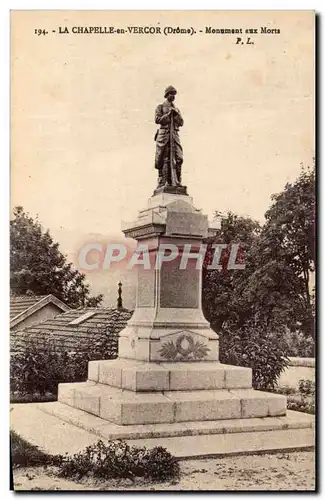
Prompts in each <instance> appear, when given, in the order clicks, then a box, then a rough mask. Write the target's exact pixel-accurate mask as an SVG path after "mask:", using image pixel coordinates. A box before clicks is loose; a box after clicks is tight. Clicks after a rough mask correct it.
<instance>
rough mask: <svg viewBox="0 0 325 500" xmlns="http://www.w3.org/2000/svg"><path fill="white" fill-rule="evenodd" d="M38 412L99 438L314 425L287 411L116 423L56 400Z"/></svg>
mask: <svg viewBox="0 0 325 500" xmlns="http://www.w3.org/2000/svg"><path fill="white" fill-rule="evenodd" d="M38 407H39V409H40V410H41V411H44V412H45V413H48V414H49V415H53V416H55V417H57V418H58V419H60V420H62V421H63V422H67V423H69V424H73V425H75V426H77V427H79V428H80V429H84V430H86V431H88V432H92V433H94V434H96V435H97V436H99V437H102V438H105V439H109V440H114V439H128V440H130V439H151V438H167V437H180V436H199V435H214V434H233V433H247V432H266V431H279V430H286V429H309V428H311V427H313V425H314V417H313V415H308V414H305V413H299V412H293V411H290V410H288V411H287V415H286V416H282V417H264V418H245V419H244V418H239V419H232V420H227V419H225V420H210V421H205V422H173V423H169V424H145V425H143V424H139V425H127V426H125V425H117V424H114V423H112V422H107V421H106V420H103V419H102V418H99V417H97V416H95V415H90V414H89V413H86V412H85V411H82V410H79V409H77V408H71V406H68V405H66V404H63V403H60V402H58V401H56V402H53V403H38Z"/></svg>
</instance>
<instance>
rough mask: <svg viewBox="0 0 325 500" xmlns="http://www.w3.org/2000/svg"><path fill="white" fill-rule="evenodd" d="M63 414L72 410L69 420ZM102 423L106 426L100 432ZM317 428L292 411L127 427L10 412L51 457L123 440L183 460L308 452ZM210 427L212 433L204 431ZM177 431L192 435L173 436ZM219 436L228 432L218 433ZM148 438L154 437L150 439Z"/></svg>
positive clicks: (85, 417) (55, 413)
mask: <svg viewBox="0 0 325 500" xmlns="http://www.w3.org/2000/svg"><path fill="white" fill-rule="evenodd" d="M62 408H64V409H65V410H67V411H65V412H64V414H63V413H61V410H62ZM69 413H70V416H69ZM81 415H82V416H81ZM69 419H70V420H69ZM70 422H71V423H70ZM98 422H99V423H101V424H102V425H100V426H98ZM313 423H314V416H313V415H307V414H304V413H298V412H292V411H288V414H287V416H286V417H278V418H275V417H267V418H263V419H249V420H248V419H245V420H242V419H239V420H235V421H228V420H224V421H222V422H220V421H219V422H205V423H204V422H189V423H183V424H156V425H147V426H123V427H121V426H116V425H114V424H109V423H107V422H105V421H104V420H102V419H100V418H98V417H95V416H93V415H89V414H87V413H85V412H83V411H81V410H76V409H74V408H71V407H68V406H66V405H63V404H60V403H57V402H55V403H25V404H15V405H12V406H11V412H10V426H11V428H12V429H13V430H15V431H16V432H17V433H18V434H19V435H20V436H21V437H22V438H24V439H25V440H26V441H28V442H30V443H31V444H33V445H35V446H37V447H39V448H40V449H41V450H42V451H44V452H45V453H49V454H51V455H56V454H61V455H65V454H66V453H68V454H69V455H71V454H73V453H78V452H80V451H83V450H84V449H85V448H86V446H89V445H91V444H94V443H96V442H97V441H98V439H100V438H101V439H103V440H105V439H118V437H120V438H122V436H123V437H124V439H126V440H127V441H128V442H129V444H130V445H140V446H146V447H147V448H151V447H153V446H164V447H165V448H167V449H168V450H169V451H170V452H171V453H172V454H173V455H175V456H176V457H178V458H189V457H193V458H194V457H203V456H211V455H213V456H225V455H229V454H231V455H234V454H242V453H245V454H247V453H254V452H267V451H275V450H281V451H290V450H293V449H301V450H302V449H306V448H307V449H309V448H310V447H313V446H314V443H315V441H314V428H313ZM206 425H208V426H210V425H211V427H209V428H207V429H204V428H203V429H202V428H201V426H202V427H204V426H206ZM278 425H280V426H281V428H278ZM213 426H215V428H214V427H213ZM95 427H96V433H95V432H94V429H95ZM176 427H178V429H180V428H183V429H184V430H185V431H186V432H185V433H184V434H182V435H178V434H173V432H175V431H176ZM152 429H155V431H152ZM189 430H191V431H192V434H191V435H189V434H188V431H189ZM210 430H212V433H210ZM219 430H220V431H222V432H220V433H218V432H219ZM128 431H129V433H128ZM168 431H170V432H169V434H168ZM215 431H217V432H215ZM118 432H120V433H122V432H123V433H124V434H120V435H119V434H118ZM148 432H150V433H151V432H152V435H150V436H148V438H146V436H147V435H148ZM144 433H146V434H144ZM160 433H161V436H160ZM173 436H174V437H173ZM140 438H143V439H140Z"/></svg>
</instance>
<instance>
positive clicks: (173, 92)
mask: <svg viewBox="0 0 325 500" xmlns="http://www.w3.org/2000/svg"><path fill="white" fill-rule="evenodd" d="M168 94H177V90H176V89H175V87H173V86H172V85H169V87H167V88H166V90H165V95H164V97H167V96H168Z"/></svg>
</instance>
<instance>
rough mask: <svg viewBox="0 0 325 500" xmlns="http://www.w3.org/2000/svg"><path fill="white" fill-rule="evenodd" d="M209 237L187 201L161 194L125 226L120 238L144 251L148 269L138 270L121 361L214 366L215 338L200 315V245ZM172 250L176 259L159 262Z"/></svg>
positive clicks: (200, 217)
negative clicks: (199, 361) (208, 363)
mask: <svg viewBox="0 0 325 500" xmlns="http://www.w3.org/2000/svg"><path fill="white" fill-rule="evenodd" d="M208 231H209V227H208V219H207V216H205V215H203V214H202V213H201V211H200V210H197V209H196V208H195V207H194V205H193V200H192V198H191V197H189V196H187V195H177V194H170V193H165V192H163V193H161V194H158V195H156V196H153V197H152V198H150V199H149V201H148V206H147V208H146V209H144V210H141V211H140V213H139V216H138V218H137V219H136V220H135V221H133V222H131V223H128V224H124V227H123V232H124V234H125V235H126V236H127V237H132V238H135V239H136V240H138V248H139V250H141V249H144V250H145V251H146V249H149V256H148V262H149V260H150V269H145V268H144V266H143V265H138V266H137V267H138V284H137V298H136V308H135V311H134V314H133V316H132V318H131V320H130V321H129V323H128V326H127V327H126V328H125V330H123V331H122V332H121V333H120V339H119V357H120V358H127V359H136V360H141V361H198V360H201V361H218V335H217V334H216V333H215V332H214V331H213V330H211V328H210V325H209V323H208V322H207V321H206V319H205V318H204V316H203V313H202V309H201V288H202V286H201V275H202V273H201V266H200V260H201V259H202V254H200V249H201V247H200V245H201V243H202V240H203V238H206V237H207V236H208ZM173 248H174V249H175V248H177V252H178V256H177V258H173V260H168V261H166V262H165V261H163V260H164V258H165V259H169V258H171V257H172V255H171V256H170V257H168V256H167V257H166V256H163V254H167V253H168V249H173ZM188 254H193V255H194V256H195V255H196V257H195V258H190V255H188ZM182 264H183V266H182ZM147 267H148V266H147ZM182 267H184V268H183V269H182Z"/></svg>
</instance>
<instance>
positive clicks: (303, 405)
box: [287, 396, 315, 415]
mask: <svg viewBox="0 0 325 500" xmlns="http://www.w3.org/2000/svg"><path fill="white" fill-rule="evenodd" d="M287 409H288V410H293V411H301V412H303V413H310V414H311V415H315V399H314V398H312V399H311V400H308V399H306V398H304V397H302V398H301V399H296V398H291V397H290V396H289V398H288V400H287Z"/></svg>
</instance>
